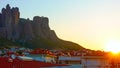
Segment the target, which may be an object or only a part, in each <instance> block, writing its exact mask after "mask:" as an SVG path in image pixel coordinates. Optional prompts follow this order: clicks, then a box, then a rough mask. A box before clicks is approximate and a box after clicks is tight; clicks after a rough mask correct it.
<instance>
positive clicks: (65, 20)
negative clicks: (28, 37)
mask: <svg viewBox="0 0 120 68" xmlns="http://www.w3.org/2000/svg"><path fill="white" fill-rule="evenodd" d="M6 4H10V6H12V7H19V9H20V13H21V14H20V17H21V18H28V17H29V18H30V19H32V18H33V16H36V15H39V16H47V17H49V19H50V23H49V25H50V27H51V29H53V30H55V32H56V34H57V36H58V37H59V38H62V39H64V40H69V41H73V42H76V43H78V44H80V45H82V46H83V47H86V48H89V49H95V50H101V49H104V48H105V45H106V43H107V42H108V41H109V40H113V39H115V40H120V0H0V9H2V7H5V6H6Z"/></svg>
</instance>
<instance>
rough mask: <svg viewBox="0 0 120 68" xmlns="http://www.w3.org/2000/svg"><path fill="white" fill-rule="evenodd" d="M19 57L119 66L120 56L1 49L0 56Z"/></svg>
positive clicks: (87, 66) (87, 67)
mask: <svg viewBox="0 0 120 68" xmlns="http://www.w3.org/2000/svg"><path fill="white" fill-rule="evenodd" d="M8 56H9V57H11V58H12V59H14V58H19V59H22V60H37V61H42V62H49V63H55V64H79V65H82V68H114V67H115V68H119V67H120V62H119V61H118V60H119V58H118V57H117V58H116V57H111V55H110V53H107V52H103V51H92V50H87V49H84V50H78V51H75V50H70V51H63V50H48V49H41V48H38V49H34V50H33V49H29V48H18V47H15V48H10V49H6V48H4V49H1V50H0V57H8Z"/></svg>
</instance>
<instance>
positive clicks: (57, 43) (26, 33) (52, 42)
mask: <svg viewBox="0 0 120 68" xmlns="http://www.w3.org/2000/svg"><path fill="white" fill-rule="evenodd" d="M0 37H4V38H7V39H9V40H12V41H14V42H17V43H21V42H22V44H25V45H26V46H27V45H28V47H31V48H33V47H43V48H58V49H60V48H62V49H66V48H67V49H73V48H74V49H79V45H77V44H75V43H71V42H66V41H63V40H61V39H59V38H58V37H57V35H56V33H55V31H54V30H51V29H50V27H49V18H48V17H43V16H41V17H40V16H34V17H33V20H29V19H24V18H20V12H19V8H17V7H13V8H11V7H10V6H9V4H8V5H7V6H6V8H3V9H2V11H1V13H0ZM68 45H69V46H68ZM72 45H74V46H72Z"/></svg>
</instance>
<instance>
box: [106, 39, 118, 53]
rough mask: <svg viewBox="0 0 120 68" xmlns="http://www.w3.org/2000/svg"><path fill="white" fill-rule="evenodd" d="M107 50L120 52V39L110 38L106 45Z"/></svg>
mask: <svg viewBox="0 0 120 68" xmlns="http://www.w3.org/2000/svg"><path fill="white" fill-rule="evenodd" d="M105 51H110V52H113V53H119V52H120V41H119V40H110V41H108V42H107V44H106V45H105Z"/></svg>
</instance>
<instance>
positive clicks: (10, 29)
mask: <svg viewBox="0 0 120 68" xmlns="http://www.w3.org/2000/svg"><path fill="white" fill-rule="evenodd" d="M0 19H1V20H0V28H1V31H0V32H1V33H2V34H4V33H5V36H3V37H6V38H7V39H12V40H15V39H18V38H19V35H18V34H19V32H18V22H19V9H18V8H17V7H15V8H14V7H13V8H12V9H11V7H10V6H9V4H8V5H7V6H6V8H3V9H2V13H1V14H0Z"/></svg>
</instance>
